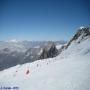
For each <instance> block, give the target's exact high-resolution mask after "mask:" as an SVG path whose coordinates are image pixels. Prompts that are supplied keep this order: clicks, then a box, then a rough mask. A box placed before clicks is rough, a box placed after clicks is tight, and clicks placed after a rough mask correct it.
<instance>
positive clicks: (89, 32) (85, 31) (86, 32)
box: [66, 27, 90, 48]
mask: <svg viewBox="0 0 90 90" xmlns="http://www.w3.org/2000/svg"><path fill="white" fill-rule="evenodd" d="M81 35H82V36H81ZM80 36H81V40H83V39H84V38H85V37H87V36H90V27H83V28H80V29H79V30H78V31H77V32H76V34H75V35H74V36H73V38H72V39H71V40H70V41H69V42H68V44H67V45H66V48H68V46H69V45H70V44H71V42H72V41H75V40H77V39H78V38H79V37H80ZM78 43H80V40H79V42H78Z"/></svg>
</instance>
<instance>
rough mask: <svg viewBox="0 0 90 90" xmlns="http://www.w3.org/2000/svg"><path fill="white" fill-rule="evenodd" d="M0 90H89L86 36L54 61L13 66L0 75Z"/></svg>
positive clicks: (89, 59) (89, 55)
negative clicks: (7, 89)
mask: <svg viewBox="0 0 90 90" xmlns="http://www.w3.org/2000/svg"><path fill="white" fill-rule="evenodd" d="M13 87H14V88H15V87H16V89H13ZM0 88H1V90H6V89H5V88H11V89H10V90H90V36H89V35H88V36H85V37H84V38H83V39H82V35H80V37H79V38H78V39H76V40H73V41H72V42H71V44H70V45H69V46H68V48H67V49H66V50H63V51H62V53H61V54H60V55H58V56H57V57H55V58H49V59H44V60H38V61H35V62H33V63H27V64H23V65H17V66H15V67H12V68H9V69H6V70H3V71H1V72H0Z"/></svg>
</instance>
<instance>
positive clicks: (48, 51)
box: [40, 43, 58, 59]
mask: <svg viewBox="0 0 90 90" xmlns="http://www.w3.org/2000/svg"><path fill="white" fill-rule="evenodd" d="M57 55H58V50H57V48H56V46H55V44H54V43H53V44H51V45H50V46H48V47H47V46H46V47H45V48H44V49H43V51H42V53H41V55H40V59H45V58H53V57H55V56H57Z"/></svg>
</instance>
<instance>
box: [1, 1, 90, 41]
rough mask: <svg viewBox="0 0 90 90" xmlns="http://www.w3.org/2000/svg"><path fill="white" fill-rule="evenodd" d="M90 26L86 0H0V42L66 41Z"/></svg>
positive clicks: (89, 14) (89, 9)
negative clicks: (14, 40)
mask: <svg viewBox="0 0 90 90" xmlns="http://www.w3.org/2000/svg"><path fill="white" fill-rule="evenodd" d="M82 25H84V26H90V0H0V40H9V39H19V40H68V39H69V38H70V37H71V36H72V35H73V33H74V32H75V31H76V29H77V28H78V27H80V26H82Z"/></svg>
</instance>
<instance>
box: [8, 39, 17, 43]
mask: <svg viewBox="0 0 90 90" xmlns="http://www.w3.org/2000/svg"><path fill="white" fill-rule="evenodd" d="M9 42H13V43H17V42H18V40H16V39H12V40H9Z"/></svg>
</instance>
